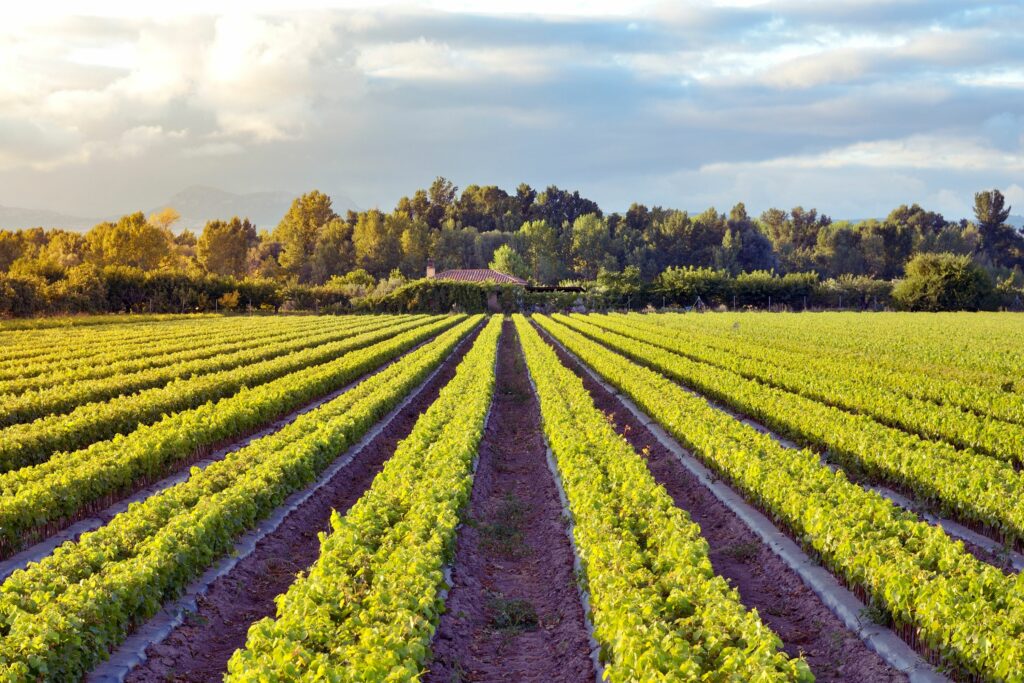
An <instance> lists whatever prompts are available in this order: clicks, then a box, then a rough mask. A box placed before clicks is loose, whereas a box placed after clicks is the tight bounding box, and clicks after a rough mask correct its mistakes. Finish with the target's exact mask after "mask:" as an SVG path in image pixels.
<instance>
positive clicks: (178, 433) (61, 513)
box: [0, 318, 458, 555]
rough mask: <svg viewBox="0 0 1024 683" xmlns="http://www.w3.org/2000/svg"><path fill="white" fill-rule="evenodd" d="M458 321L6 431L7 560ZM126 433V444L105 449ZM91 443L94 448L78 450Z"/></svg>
mask: <svg viewBox="0 0 1024 683" xmlns="http://www.w3.org/2000/svg"><path fill="white" fill-rule="evenodd" d="M456 322H458V320H457V319H454V318H443V319H440V320H426V321H424V320H421V319H418V318H412V319H409V320H398V321H380V323H382V324H378V325H377V326H376V329H373V328H372V327H371V330H370V331H363V330H354V332H361V333H358V334H353V335H350V336H348V338H344V339H340V340H338V341H336V342H332V343H326V344H323V345H319V346H313V347H311V348H308V349H305V350H302V351H299V352H297V353H292V354H288V355H286V356H281V357H279V358H273V359H270V360H266V361H263V362H259V363H254V364H252V365H251V366H242V367H239V368H235V369H233V370H229V371H226V372H224V373H219V374H214V375H209V376H201V377H198V378H196V379H195V380H189V381H187V382H177V383H175V382H172V383H170V384H168V385H166V387H158V388H156V389H151V390H148V392H142V393H141V394H139V395H138V396H139V397H140V398H139V399H138V400H137V401H131V400H122V401H117V400H115V401H112V402H110V405H109V406H107V405H106V404H103V403H99V404H89V403H86V404H83V405H81V406H79V407H78V408H76V409H75V410H74V411H72V412H71V413H70V417H68V416H65V415H54V416H52V417H51V418H43V419H39V420H36V421H35V422H31V423H25V424H17V425H12V426H10V427H7V428H6V429H5V430H4V432H5V438H4V440H3V442H2V446H0V447H2V449H3V451H2V455H0V469H2V470H3V472H5V474H2V475H0V491H3V494H4V495H3V496H2V497H0V554H5V555H6V554H9V552H10V550H11V549H13V548H17V547H20V546H21V545H23V544H24V543H25V542H26V541H27V540H31V539H32V538H33V534H35V533H38V531H39V530H40V529H41V528H44V527H45V525H46V524H48V523H51V522H53V521H55V520H59V519H62V518H70V517H73V516H75V515H76V514H77V513H78V512H79V511H80V510H81V508H82V507H83V506H85V505H89V504H91V503H94V502H95V501H97V500H100V499H102V498H103V497H104V496H107V495H110V494H112V493H115V492H118V491H121V490H123V489H125V488H130V487H131V485H132V484H133V483H134V482H135V481H137V480H138V479H141V478H143V477H146V476H152V475H154V474H158V473H160V472H162V471H164V468H165V467H166V466H167V465H168V464H171V463H174V462H177V461H181V460H183V459H185V458H187V457H189V456H191V455H192V454H193V453H194V452H195V451H196V450H197V449H202V448H206V447H209V446H210V445H212V444H214V443H217V442H218V441H222V440H224V439H226V438H229V437H231V436H234V435H237V434H239V433H241V432H244V431H245V430H247V429H252V428H253V427H255V426H257V425H261V424H265V423H266V422H268V421H269V420H270V419H272V418H273V417H276V416H277V415H280V414H282V413H286V412H288V411H289V410H293V409H294V408H296V407H298V406H300V405H302V403H304V402H307V401H309V400H310V399H311V398H313V397H315V396H317V395H320V394H321V393H327V392H328V391H330V390H332V389H335V388H338V387H340V386H343V385H344V384H346V383H347V382H350V381H352V380H353V379H355V378H356V377H358V376H359V375H360V374H362V373H363V372H365V371H366V370H368V369H369V368H370V367H375V365H374V364H375V363H377V359H378V358H379V356H378V355H376V354H378V353H383V354H385V360H389V359H390V358H393V357H394V355H395V354H397V353H399V352H401V351H403V350H405V349H408V348H410V347H411V346H413V345H415V344H416V343H418V342H420V341H423V340H424V339H427V338H429V337H430V336H432V335H433V334H436V333H437V332H439V331H441V330H443V329H445V328H447V327H450V326H451V325H452V324H454V323H456ZM364 330H365V328H364ZM367 348H368V349H369V350H367V351H366V352H365V353H364V352H363V351H364V350H365V349H367ZM128 398H132V397H128ZM174 410H177V412H172V411H174ZM140 423H142V425H141V426H140ZM128 427H132V429H131V431H130V433H129V434H127V435H126V436H125V437H124V438H120V439H118V438H114V439H110V440H105V441H102V440H100V439H103V438H105V437H110V436H112V435H113V434H114V433H116V432H117V431H118V430H126V429H127V428H128ZM84 444H91V445H88V446H86V447H85V448H82V449H81V450H77V451H76V450H74V448H75V447H78V446H82V445H84ZM32 463H38V464H34V465H33V464H32Z"/></svg>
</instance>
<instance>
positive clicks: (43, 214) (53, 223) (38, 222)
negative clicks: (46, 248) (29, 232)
mask: <svg viewBox="0 0 1024 683" xmlns="http://www.w3.org/2000/svg"><path fill="white" fill-rule="evenodd" d="M101 220H102V219H100V218H83V217H81V216H69V215H67V214H64V213H60V212H58V211H47V210H46V209H23V208H20V207H16V206H0V228H2V229H4V230H18V229H22V228H24V229H28V228H64V229H65V230H88V229H89V228H91V227H92V226H94V225H96V224H97V223H99V222H100V221H101Z"/></svg>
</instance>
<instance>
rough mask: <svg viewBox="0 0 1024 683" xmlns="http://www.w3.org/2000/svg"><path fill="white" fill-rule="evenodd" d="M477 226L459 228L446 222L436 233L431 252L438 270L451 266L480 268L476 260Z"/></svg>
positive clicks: (451, 222) (447, 268) (452, 223)
mask: <svg viewBox="0 0 1024 683" xmlns="http://www.w3.org/2000/svg"><path fill="white" fill-rule="evenodd" d="M477 235H478V233H477V230H476V228H457V227H455V224H454V222H453V221H448V222H446V223H445V224H444V225H443V226H442V227H441V229H440V230H439V231H437V232H435V233H434V242H433V245H432V248H431V254H432V256H433V258H434V264H435V266H436V267H437V270H438V272H440V271H442V270H449V269H451V268H479V267H481V266H482V264H478V263H477V262H476V238H477Z"/></svg>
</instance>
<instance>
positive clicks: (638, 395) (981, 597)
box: [539, 318, 1024, 682]
mask: <svg viewBox="0 0 1024 683" xmlns="http://www.w3.org/2000/svg"><path fill="white" fill-rule="evenodd" d="M539 322H540V324H541V325H542V326H543V327H544V328H545V329H547V330H548V331H549V332H550V333H551V334H552V335H553V336H555V337H556V338H557V339H559V340H560V341H561V342H562V343H564V344H565V345H566V346H567V347H568V348H569V349H570V350H571V351H572V352H574V353H575V354H577V355H578V356H580V357H581V358H582V359H583V361H584V362H585V363H587V364H588V365H590V366H591V367H593V368H594V369H595V370H596V371H597V372H598V373H599V374H601V375H603V376H604V377H605V379H607V380H608V381H609V382H610V383H611V384H613V385H614V386H615V387H616V388H617V389H618V390H619V391H622V392H623V393H624V394H626V395H627V396H629V397H630V398H631V399H632V400H633V401H634V402H636V403H637V405H638V406H640V408H641V409H642V410H643V411H645V412H646V413H647V414H648V415H650V416H651V417H652V418H653V419H654V420H656V421H657V422H658V423H660V424H661V425H662V426H663V427H664V428H665V429H666V430H667V431H668V432H669V433H670V434H671V435H672V436H673V437H675V438H676V439H677V440H678V441H680V442H681V443H682V444H683V445H684V446H685V447H687V448H689V449H690V450H691V451H692V452H693V453H694V454H695V455H696V456H697V457H698V458H700V459H702V460H703V461H704V462H705V463H706V464H707V465H708V466H709V467H711V468H712V469H713V470H715V471H716V472H717V473H718V474H719V475H720V476H722V477H724V478H725V479H726V480H728V481H729V483H730V485H731V486H732V487H733V488H734V489H736V490H737V491H738V492H740V493H741V494H742V495H744V496H745V497H746V498H748V499H749V500H751V501H756V502H757V504H758V506H759V507H761V508H762V509H763V510H764V511H765V512H766V513H767V514H768V515H769V516H770V517H771V518H773V519H774V520H775V521H776V523H778V524H781V525H783V526H784V527H786V528H788V529H789V530H790V532H791V533H792V535H793V536H794V537H795V538H797V539H799V540H800V541H801V542H802V543H804V545H805V546H806V547H807V548H808V549H809V550H811V551H813V552H814V553H815V554H816V555H817V556H818V557H820V558H821V560H822V562H823V564H824V565H825V566H826V567H828V568H829V569H830V570H831V571H832V572H833V573H835V574H836V575H837V576H838V577H839V578H840V579H841V580H842V581H844V582H845V583H846V584H847V585H849V586H851V587H852V588H854V589H857V590H860V591H863V592H864V593H865V594H866V595H867V596H868V597H869V600H871V601H873V604H876V605H879V606H882V607H884V609H885V610H886V611H887V612H888V614H889V615H891V618H892V620H893V623H894V624H895V625H896V627H897V628H901V629H902V628H905V629H907V630H909V631H911V632H913V633H914V634H915V636H916V639H917V641H918V642H919V643H920V644H921V645H922V646H923V647H926V648H928V650H929V651H930V652H931V653H933V654H934V655H935V656H936V657H937V658H939V659H940V660H942V661H943V662H944V663H945V664H947V665H949V666H950V667H951V668H952V669H954V670H955V671H958V672H962V673H963V677H964V678H969V677H976V678H978V679H979V680H997V681H1014V682H1019V681H1024V673H1022V671H1021V669H1020V662H1021V661H1024V640H1022V639H1021V638H1020V634H1021V633H1022V632H1024V600H1022V599H1021V595H1020V585H1019V584H1020V580H1019V577H1018V576H1016V575H1009V576H1008V575H1005V574H1003V573H1002V572H1001V571H1000V570H999V569H998V568H996V567H994V566H991V565H988V564H985V563H983V562H981V561H979V560H977V559H976V558H974V557H973V556H972V555H970V554H969V553H968V552H967V551H966V550H965V549H964V547H963V544H962V543H960V542H959V541H953V540H952V539H950V538H949V537H948V536H947V535H946V534H945V532H944V531H943V530H942V529H941V528H940V527H937V526H931V525H929V524H927V523H925V522H923V521H920V520H919V519H918V518H917V516H916V515H914V514H913V513H910V512H907V511H904V510H902V509H900V508H898V507H896V506H895V505H894V504H892V503H890V502H889V501H888V500H886V499H884V498H882V497H881V496H879V495H878V494H876V493H874V492H871V491H866V490H865V489H864V488H862V487H861V486H859V485H857V484H854V483H851V482H850V481H849V480H848V479H847V477H846V476H845V475H844V474H843V473H842V472H833V471H831V470H830V469H829V468H828V467H827V466H825V465H823V464H822V463H821V462H820V460H819V457H818V455H817V454H815V453H813V452H809V451H801V450H795V449H788V448H785V447H784V446H782V445H781V444H779V443H778V442H776V441H775V440H774V439H773V438H772V437H771V436H769V435H767V434H763V433H761V432H759V431H757V430H756V429H754V428H753V427H751V426H748V425H746V424H743V423H742V422H740V421H738V420H736V419H734V418H733V417H731V416H729V415H728V414H726V413H724V412H722V411H720V410H718V409H716V408H714V407H713V406H711V405H709V404H708V403H707V402H706V401H705V400H704V399H703V398H702V397H700V396H695V395H693V394H691V393H688V392H687V391H686V390H685V389H683V388H682V387H680V386H679V385H677V384H676V383H675V382H674V381H672V380H671V379H669V378H668V377H665V376H664V375H662V374H660V373H659V372H656V371H654V370H652V369H650V368H648V367H646V366H645V365H642V364H637V363H633V362H630V361H629V360H627V359H626V358H624V357H623V356H621V355H619V354H618V353H616V352H615V351H613V350H610V349H609V348H608V347H606V346H604V345H603V344H598V343H596V342H594V341H592V340H590V339H588V338H586V337H585V336H583V335H581V334H579V333H578V332H575V331H573V330H572V329H569V328H568V327H566V326H565V325H562V324H561V323H559V322H555V321H553V320H551V319H549V318H542V319H540V320H539ZM605 339H606V337H602V341H604V340H605ZM615 348H616V349H617V350H622V351H626V350H627V349H628V350H629V351H630V352H637V353H639V351H640V349H642V348H643V345H642V344H641V343H640V342H635V341H630V342H622V343H621V344H620V343H616V344H615ZM666 354H667V352H666ZM675 358H678V356H676V357H675ZM662 367H676V361H675V360H673V359H669V361H668V362H667V363H666V364H665V365H663V366H662V365H659V368H662ZM831 426H832V425H831V424H827V425H823V426H822V428H823V429H830V428H831ZM862 438H863V437H862ZM869 441H870V440H869ZM942 476H945V475H942ZM950 480H951V481H953V482H956V481H957V479H956V477H955V476H954V477H951V478H950Z"/></svg>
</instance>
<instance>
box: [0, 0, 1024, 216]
mask: <svg viewBox="0 0 1024 683" xmlns="http://www.w3.org/2000/svg"><path fill="white" fill-rule="evenodd" d="M1020 19H1024V12H1022V10H1021V8H1020V7H1019V6H1018V5H1017V4H1016V3H1009V2H1004V3H989V4H980V3H965V2H948V1H946V0H927V1H925V0H919V1H906V2H881V1H880V0H870V1H869V0H864V1H860V2H848V3H820V2H810V1H809V0H803V1H798V0H788V1H783V2H776V3H768V4H760V5H756V6H754V7H750V8H745V7H716V6H712V5H708V4H696V3H694V4H693V5H685V6H681V5H680V4H679V3H671V4H668V3H666V4H664V5H659V6H655V7H654V8H652V9H650V10H648V11H645V12H638V13H636V14H635V15H633V16H626V17H611V18H609V17H593V18H589V17H583V18H578V17H573V18H564V17H558V18H555V17H539V16H525V15H523V16H506V15H503V16H482V15H475V14H470V13H441V12H430V11H426V10H418V9H402V10H397V9H388V10H325V11H320V12H303V13H289V14H276V15H275V14H270V15H237V14H235V15H224V16H219V15H206V16H180V17H172V18H163V19H159V20H157V19H147V18H142V17H140V18H96V17H94V18H80V17H68V18H61V19H57V20H53V21H50V22H48V23H46V24H45V25H43V26H42V27H36V28H35V30H33V31H26V30H21V29H20V28H19V27H14V28H12V29H8V30H7V33H5V32H4V31H5V30H4V29H0V62H2V63H6V64H10V65H12V68H9V69H5V70H4V73H3V74H2V75H0V111H2V112H3V114H2V115H0V203H2V204H7V205H16V206H31V207H41V208H50V209H54V210H59V211H63V212H66V213H72V214H79V215H103V214H111V213H117V212H122V211H128V210H133V209H135V208H138V207H145V206H152V205H155V204H156V203H158V202H160V201H162V200H163V199H164V198H166V197H168V196H170V195H171V194H173V193H174V192H176V191H177V190H179V189H180V188H182V187H184V186H187V185H193V184H197V183H204V184H210V185H216V186H220V187H223V188H225V189H228V190H233V191H255V190H272V189H284V190H288V191H294V192H300V191H304V190H306V189H309V188H312V187H319V188H320V189H323V190H325V191H328V192H330V191H332V190H334V191H337V192H340V193H344V194H346V195H348V196H350V197H352V198H353V199H354V200H355V201H356V202H357V203H358V204H360V205H361V206H373V205H380V206H382V207H385V208H387V207H390V206H391V205H393V203H394V202H395V200H396V199H397V198H398V197H399V196H400V195H402V194H405V193H408V192H411V191H412V190H413V189H415V188H416V187H420V186H423V185H425V184H427V183H429V182H430V180H431V179H432V178H433V177H434V176H435V175H438V174H443V175H447V176H449V177H451V178H452V179H453V180H455V181H456V182H457V183H459V184H462V185H465V184H468V183H470V182H481V183H489V182H494V183H498V184H502V185H504V186H506V187H511V186H514V184H515V183H517V182H519V181H521V180H522V181H527V182H530V183H533V184H535V185H538V186H541V187H543V186H546V185H548V184H551V183H555V184H558V185H560V186H563V187H572V188H579V189H580V190H581V191H582V192H584V193H585V194H588V195H590V196H592V197H594V198H595V199H597V200H598V201H600V202H601V203H602V204H604V205H606V206H607V207H608V208H610V209H623V208H625V207H626V206H627V205H628V203H629V202H630V201H633V200H639V201H644V202H647V203H651V204H662V205H671V206H680V207H684V208H691V209H698V210H699V209H702V208H704V207H705V206H707V205H710V204H713V205H716V206H718V207H719V208H727V207H728V206H730V205H731V204H733V203H735V202H736V201H745V202H746V203H747V205H748V207H750V208H751V209H753V210H761V209H763V208H767V207H768V206H770V205H783V206H786V205H790V204H796V203H801V204H804V205H808V206H810V205H816V206H819V207H821V208H822V209H823V210H824V211H826V212H828V213H831V214H834V215H853V216H867V215H878V214H884V213H886V212H887V211H888V210H889V209H890V208H892V206H893V204H894V203H899V202H903V201H920V202H924V203H931V205H932V206H934V207H935V208H936V209H939V210H942V211H946V212H947V213H950V214H951V215H952V214H953V213H955V212H958V211H962V210H964V207H965V206H966V203H967V201H968V199H969V197H970V194H971V192H973V191H974V190H976V189H979V188H980V187H989V186H998V187H1007V188H1009V187H1016V188H1017V190H1014V191H1015V192H1016V191H1019V188H1020V185H1021V184H1022V183H1021V177H1020V176H1021V172H1020V169H1021V168H1022V167H1024V163H1022V159H1024V118H1022V116H1021V112H1024V40H1022V38H1024V29H1021V28H1020V26H1022V25H1024V23H1022V22H1021V21H1020ZM922 141H924V143H922ZM989 159H990V160H991V163H987V161H988V160H989ZM816 165H817V166H816Z"/></svg>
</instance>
